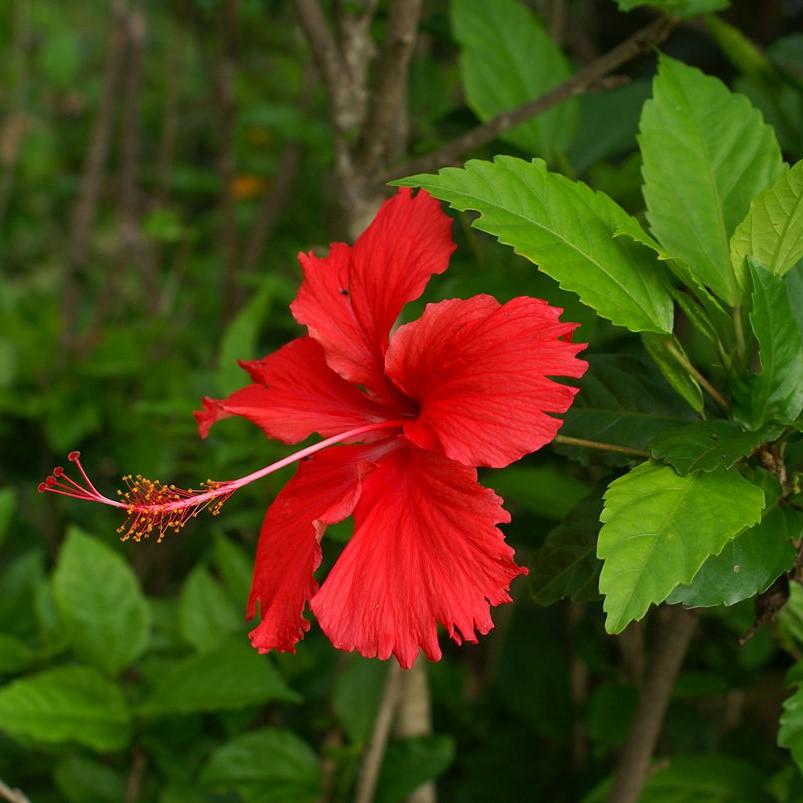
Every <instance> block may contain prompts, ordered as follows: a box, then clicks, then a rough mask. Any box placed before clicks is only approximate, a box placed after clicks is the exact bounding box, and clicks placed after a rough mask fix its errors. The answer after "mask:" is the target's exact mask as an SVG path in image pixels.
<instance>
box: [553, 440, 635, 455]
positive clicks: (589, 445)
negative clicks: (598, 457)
mask: <svg viewBox="0 0 803 803" xmlns="http://www.w3.org/2000/svg"><path fill="white" fill-rule="evenodd" d="M554 440H555V443H562V444H563V445H564V446H582V447H583V448H585V449H599V450H601V451H603V452H620V453H621V454H631V455H633V457H649V456H650V453H649V452H648V451H647V450H646V449H634V448H633V447H632V446H619V445H618V444H616V443H604V442H603V441H588V440H586V439H585V438H572V437H571V436H569V435H555V439H554Z"/></svg>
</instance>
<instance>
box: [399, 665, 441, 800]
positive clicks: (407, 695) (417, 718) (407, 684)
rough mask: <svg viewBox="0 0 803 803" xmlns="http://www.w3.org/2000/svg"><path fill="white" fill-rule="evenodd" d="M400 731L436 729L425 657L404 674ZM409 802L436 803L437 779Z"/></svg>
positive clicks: (404, 736) (406, 735)
mask: <svg viewBox="0 0 803 803" xmlns="http://www.w3.org/2000/svg"><path fill="white" fill-rule="evenodd" d="M396 733H397V735H398V736H399V737H400V738H402V739H409V738H410V737H412V736H429V735H430V734H431V733H432V703H431V701H430V696H429V680H428V678H427V665H426V662H425V661H424V659H423V658H419V659H418V660H417V661H416V662H415V663H414V664H413V666H412V668H411V669H410V671H409V672H405V673H404V674H403V675H402V680H401V694H400V695H399V713H398V719H397V722H396ZM407 803H435V784H434V782H432V781H429V782H427V783H425V784H422V785H421V786H419V787H418V789H416V790H415V791H414V792H413V793H412V794H411V795H410V796H409V797H408V798H407Z"/></svg>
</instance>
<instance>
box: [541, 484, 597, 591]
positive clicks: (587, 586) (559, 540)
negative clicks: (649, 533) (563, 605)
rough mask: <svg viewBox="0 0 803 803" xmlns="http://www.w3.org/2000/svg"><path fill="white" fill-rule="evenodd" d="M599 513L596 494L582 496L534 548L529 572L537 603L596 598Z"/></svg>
mask: <svg viewBox="0 0 803 803" xmlns="http://www.w3.org/2000/svg"><path fill="white" fill-rule="evenodd" d="M600 513H602V496H601V495H600V494H599V493H595V494H592V495H591V496H588V497H586V498H585V499H583V500H582V501H581V502H580V503H579V504H578V505H576V506H575V507H574V509H573V510H572V511H571V513H569V515H568V516H567V517H566V520H565V521H563V522H562V523H561V524H559V525H558V526H557V527H555V529H553V530H552V531H551V532H550V533H549V535H548V536H547V537H546V541H544V544H543V546H541V547H540V548H539V549H538V550H536V552H535V555H534V556H533V560H532V567H533V568H532V570H531V571H530V588H531V589H532V591H533V595H534V597H535V601H536V602H537V603H538V604H539V605H552V604H553V603H555V602H557V601H558V600H559V599H563V598H565V597H569V598H571V599H572V600H573V601H574V602H587V601H590V600H595V599H598V598H599V592H598V590H597V577H598V575H599V570H600V562H599V560H597V535H598V534H599V528H600V522H599V517H600Z"/></svg>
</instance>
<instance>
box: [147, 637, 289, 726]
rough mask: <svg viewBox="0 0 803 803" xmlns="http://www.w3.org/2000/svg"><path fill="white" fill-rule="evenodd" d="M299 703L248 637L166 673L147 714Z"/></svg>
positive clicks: (193, 658)
mask: <svg viewBox="0 0 803 803" xmlns="http://www.w3.org/2000/svg"><path fill="white" fill-rule="evenodd" d="M298 699H299V698H298V695H297V694H296V693H295V692H294V691H293V690H292V689H290V688H289V687H288V686H287V685H286V684H285V682H284V680H283V679H282V678H281V677H280V675H279V674H278V672H277V671H276V670H275V669H274V668H273V664H272V663H271V662H270V660H269V659H268V658H266V657H265V656H264V655H260V654H259V653H258V652H257V651H256V650H255V649H253V648H252V647H251V646H250V644H249V643H248V639H247V638H246V637H245V636H244V635H243V636H236V637H233V638H232V639H230V640H229V641H227V642H226V643H225V644H223V646H221V647H219V648H218V649H216V650H212V651H210V652H204V653H200V654H198V655H194V656H192V657H190V658H185V659H184V660H181V661H178V662H176V663H175V664H174V665H173V666H172V667H170V668H168V669H166V671H164V672H163V673H162V674H161V675H160V676H159V678H158V680H157V681H156V684H155V687H154V689H153V692H152V694H151V695H150V697H149V698H148V700H147V701H146V702H145V704H144V706H143V713H145V714H146V715H154V716H160V715H163V714H189V713H193V712H196V711H226V710H228V709H236V708H246V707H247V706H251V705H260V704H262V703H265V702H267V701H268V700H287V701H290V702H296V701H297V700H298Z"/></svg>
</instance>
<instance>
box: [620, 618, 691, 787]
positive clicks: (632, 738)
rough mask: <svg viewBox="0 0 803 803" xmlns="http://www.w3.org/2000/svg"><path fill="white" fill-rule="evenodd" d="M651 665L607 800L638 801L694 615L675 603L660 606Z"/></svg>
mask: <svg viewBox="0 0 803 803" xmlns="http://www.w3.org/2000/svg"><path fill="white" fill-rule="evenodd" d="M660 616H661V627H660V628H659V630H658V632H657V633H656V648H655V652H654V655H653V661H652V666H651V667H650V670H649V675H648V677H647V680H646V682H645V684H644V690H643V692H642V694H641V699H640V701H639V705H638V708H637V710H636V715H635V718H634V719H633V724H632V725H631V727H630V733H629V734H628V737H627V741H626V742H625V745H624V748H623V749H622V752H621V754H620V756H619V768H618V770H617V772H616V779H615V782H614V786H613V791H612V792H611V796H610V798H608V803H637V802H638V799H639V797H640V796H641V791H642V789H643V787H644V783H645V782H646V780H647V774H648V771H649V767H650V759H651V758H652V754H653V752H654V751H655V746H656V744H657V743H658V736H659V735H660V733H661V727H662V725H663V722H664V716H665V714H666V709H667V707H668V705H669V697H670V695H671V694H672V687H673V686H674V685H675V680H676V679H677V676H678V673H679V672H680V667H681V666H682V664H683V659H684V657H685V655H686V651H687V650H688V647H689V643H690V642H691V638H692V635H693V634H694V630H695V628H696V627H697V617H696V616H695V615H693V614H692V613H689V612H688V611H686V610H684V609H683V608H680V607H677V606H666V607H664V608H663V609H661V612H660Z"/></svg>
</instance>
